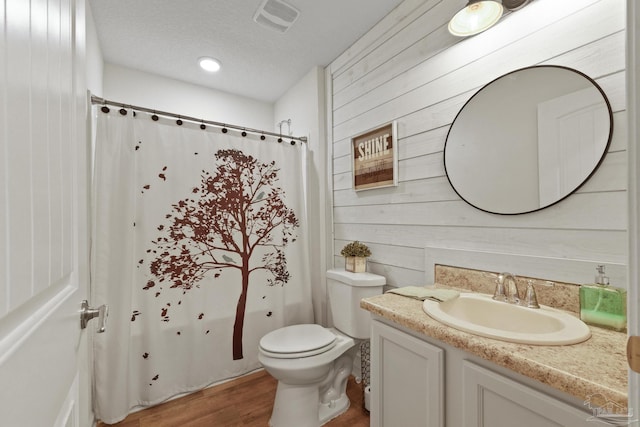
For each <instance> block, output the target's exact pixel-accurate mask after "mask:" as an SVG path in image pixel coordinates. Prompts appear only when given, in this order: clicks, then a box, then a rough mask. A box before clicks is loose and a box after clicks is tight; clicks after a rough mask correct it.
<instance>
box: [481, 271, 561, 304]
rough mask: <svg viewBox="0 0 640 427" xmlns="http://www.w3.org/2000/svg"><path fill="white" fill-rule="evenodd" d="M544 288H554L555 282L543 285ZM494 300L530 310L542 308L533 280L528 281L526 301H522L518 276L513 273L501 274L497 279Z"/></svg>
mask: <svg viewBox="0 0 640 427" xmlns="http://www.w3.org/2000/svg"><path fill="white" fill-rule="evenodd" d="M541 284H542V285H544V286H554V285H555V283H553V282H546V283H541ZM493 299H494V300H496V301H503V302H507V303H509V304H517V305H522V306H524V307H528V308H540V305H539V304H538V297H537V295H536V290H535V289H534V287H533V280H528V281H527V291H526V293H525V297H524V300H521V299H520V292H519V291H518V282H517V280H516V276H514V275H513V274H511V273H500V274H498V277H497V279H496V288H495V291H494V293H493Z"/></svg>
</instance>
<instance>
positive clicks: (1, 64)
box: [0, 0, 84, 318]
mask: <svg viewBox="0 0 640 427" xmlns="http://www.w3.org/2000/svg"><path fill="white" fill-rule="evenodd" d="M3 4H4V7H2V8H0V28H1V29H2V31H0V318H2V317H3V316H4V315H6V314H8V313H10V312H12V311H14V310H15V309H16V308H18V307H20V306H21V305H22V304H24V303H26V302H27V301H29V300H30V299H31V298H33V297H34V296H36V295H38V294H40V293H42V292H43V291H45V290H46V289H48V288H49V287H50V286H52V285H55V284H57V283H58V282H60V281H61V280H62V279H63V278H64V277H66V276H67V275H68V274H69V272H70V271H71V269H72V264H73V259H74V258H73V247H72V241H71V239H72V237H73V234H72V232H71V231H72V226H73V221H74V218H73V215H72V210H73V205H72V198H71V194H70V192H69V189H70V188H72V184H71V182H72V179H75V178H74V177H73V176H72V171H71V170H70V169H68V168H64V167H63V161H62V159H63V156H68V155H70V153H71V155H73V151H71V147H72V145H71V143H72V141H73V137H72V133H73V132H72V130H73V126H74V125H75V118H74V117H73V114H72V112H73V109H72V105H73V102H74V97H73V93H74V92H73V91H74V84H76V83H77V82H76V81H75V80H74V79H73V73H72V67H73V66H74V62H73V61H72V58H74V56H73V55H74V51H73V44H72V38H73V37H75V32H76V31H84V28H74V27H73V23H72V21H71V15H72V14H71V8H72V7H75V6H74V5H75V3H74V2H73V0H20V1H9V2H4V3H3ZM25 40H26V42H25ZM25 43H26V44H27V45H28V46H29V48H28V49H25V48H24V46H25ZM81 93H82V95H83V96H84V90H83V91H82V92H81ZM49 254H52V255H51V256H49Z"/></svg>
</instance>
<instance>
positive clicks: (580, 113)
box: [538, 87, 610, 206]
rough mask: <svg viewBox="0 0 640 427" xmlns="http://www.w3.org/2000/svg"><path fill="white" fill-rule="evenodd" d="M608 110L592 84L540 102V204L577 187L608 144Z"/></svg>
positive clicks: (558, 197)
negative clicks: (586, 87) (589, 86)
mask: <svg viewBox="0 0 640 427" xmlns="http://www.w3.org/2000/svg"><path fill="white" fill-rule="evenodd" d="M609 127H610V125H609V111H608V110H607V107H606V105H605V104H604V103H603V102H602V96H600V93H599V92H598V91H597V89H595V88H593V87H591V88H588V89H583V90H580V91H576V92H573V93H570V94H568V95H564V96H559V97H557V98H553V99H551V100H549V101H545V102H541V103H540V104H538V181H539V183H540V184H539V189H540V206H548V205H549V204H551V203H553V202H554V201H556V200H559V199H560V198H562V196H563V195H564V194H569V193H571V192H572V191H573V190H575V189H576V188H577V187H578V186H579V185H580V184H582V182H583V181H584V180H585V179H586V178H587V177H588V176H589V174H591V171H593V167H594V165H597V164H598V162H599V161H600V158H601V157H602V153H603V152H604V150H605V148H606V144H607V141H608V136H609Z"/></svg>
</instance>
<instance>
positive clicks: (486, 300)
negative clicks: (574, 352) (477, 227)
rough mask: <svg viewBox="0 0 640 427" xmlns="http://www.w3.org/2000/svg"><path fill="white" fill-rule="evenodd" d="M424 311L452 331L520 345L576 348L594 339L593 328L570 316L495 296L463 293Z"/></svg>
mask: <svg viewBox="0 0 640 427" xmlns="http://www.w3.org/2000/svg"><path fill="white" fill-rule="evenodd" d="M422 309H423V310H424V311H425V313H427V314H428V315H429V316H431V317H433V318H434V319H436V320H438V321H439V322H442V323H444V324H445V325H448V326H451V327H452V328H456V329H460V330H462V331H465V332H469V333H472V334H476V335H480V336H483V337H489V338H495V339H499V340H503V341H509V342H514V343H520V344H534V345H565V344H576V343H579V342H582V341H586V340H587V339H589V337H591V331H590V330H589V327H588V326H587V325H586V324H585V323H584V322H582V320H580V319H579V318H577V317H575V316H572V315H571V314H569V313H565V312H564V311H560V310H556V309H554V308H551V307H547V306H543V305H542V306H540V308H539V309H532V308H527V307H521V306H518V305H514V304H507V303H506V302H499V301H494V300H493V299H492V298H491V295H484V294H473V293H462V294H460V296H459V297H458V298H455V299H452V300H449V301H445V302H436V301H431V300H425V301H424V304H423V305H422Z"/></svg>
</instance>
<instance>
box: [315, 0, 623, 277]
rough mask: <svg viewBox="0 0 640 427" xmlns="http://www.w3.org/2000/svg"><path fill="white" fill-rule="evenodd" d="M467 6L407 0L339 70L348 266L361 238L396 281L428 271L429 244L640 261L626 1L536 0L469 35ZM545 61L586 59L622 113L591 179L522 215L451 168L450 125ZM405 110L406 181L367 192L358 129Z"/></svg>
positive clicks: (336, 225)
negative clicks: (489, 200) (480, 202)
mask: <svg viewBox="0 0 640 427" xmlns="http://www.w3.org/2000/svg"><path fill="white" fill-rule="evenodd" d="M465 4H466V1H465V0H406V1H405V2H404V3H402V4H401V5H400V6H399V7H398V8H396V9H395V10H394V11H393V12H392V13H391V14H390V15H388V16H387V17H386V18H385V19H384V20H382V21H380V22H379V23H378V25H377V26H376V27H374V28H373V29H372V30H371V31H369V32H368V33H367V34H366V35H364V36H363V37H362V38H361V39H360V40H359V41H358V42H356V43H355V44H354V45H353V46H352V47H351V48H350V49H349V50H347V51H346V52H345V53H344V54H342V55H341V56H340V57H338V58H337V59H336V60H335V61H334V62H333V63H332V64H330V66H329V67H328V68H327V75H328V77H327V80H328V82H329V84H328V86H330V88H329V90H330V91H331V92H330V93H331V98H330V102H331V103H332V106H331V107H330V109H329V110H330V113H331V114H330V117H329V126H328V129H329V135H330V141H331V142H332V144H331V145H332V146H331V148H332V151H333V154H332V178H333V179H332V183H333V191H332V196H333V229H334V238H333V247H334V264H335V265H336V266H342V265H343V263H344V261H343V260H342V257H341V256H340V249H341V248H342V247H343V246H344V244H346V243H348V242H349V241H351V240H360V241H363V242H365V243H366V244H367V245H369V246H370V248H371V250H372V252H373V255H372V256H371V258H370V259H369V267H368V268H369V271H371V272H374V273H378V274H382V275H384V276H386V277H387V282H388V284H390V285H392V286H402V285H407V284H420V283H423V282H424V280H425V279H424V277H425V262H424V247H425V246H436V247H445V248H451V249H471V250H486V251H491V252H503V253H513V254H519V255H534V256H542V257H551V258H559V259H580V260H590V261H593V262H594V266H595V263H604V264H606V263H608V262H609V263H621V264H626V263H627V231H626V229H627V193H626V189H627V151H626V145H627V117H626V111H625V2H624V1H621V0H563V1H557V0H534V1H532V2H531V3H530V4H529V5H528V6H527V7H525V8H524V9H522V10H520V11H517V12H514V13H511V14H508V15H507V16H505V17H504V18H503V19H502V21H500V22H499V23H498V25H496V26H495V27H493V28H492V29H490V30H489V31H486V32H485V33H482V34H480V35H477V36H475V37H471V38H467V39H458V38H456V37H454V36H451V35H450V34H449V33H448V31H447V27H446V25H447V22H448V20H449V19H450V18H451V16H453V14H454V13H455V12H456V11H457V10H459V9H461V8H462V7H464V5H465ZM539 64H556V65H563V66H568V67H571V68H575V69H577V70H579V71H582V72H583V73H585V74H587V75H588V76H590V77H592V78H593V79H594V80H596V82H597V83H598V84H599V85H600V86H601V87H602V88H603V90H604V91H605V93H606V94H607V96H608V98H609V101H610V102H611V105H612V109H613V111H614V134H613V140H612V143H611V146H610V148H609V152H608V153H607V155H606V157H605V160H604V162H603V164H602V165H601V167H600V168H599V170H598V171H597V172H596V174H595V175H594V176H593V177H592V178H591V179H590V180H589V182H588V183H587V184H586V185H584V186H583V187H581V189H580V190H579V191H578V192H577V193H576V194H573V195H572V196H570V197H568V198H567V199H565V200H564V201H562V202H560V203H558V204H556V205H554V206H552V207H550V208H547V209H544V210H542V211H539V212H534V213H530V214H525V215H515V216H501V215H493V214H489V213H485V212H482V211H480V210H477V209H474V208H473V207H471V206H469V205H467V204H466V203H465V202H464V201H462V200H461V199H460V198H459V197H458V196H457V195H456V193H455V192H454V191H453V189H452V188H451V186H450V185H449V183H448V181H447V178H446V176H445V173H444V167H443V149H444V143H445V140H446V135H447V131H448V129H449V126H450V125H451V122H452V121H453V119H454V118H455V116H456V114H457V112H458V110H459V109H460V108H461V107H462V106H463V105H464V103H465V102H466V101H467V100H468V99H469V98H470V97H471V96H472V95H473V94H474V93H475V91H477V90H478V89H480V88H481V87H482V86H483V85H484V84H486V83H488V82H489V81H491V80H493V79H495V78H496V77H498V76H500V75H502V74H504V73H507V72H509V71H512V70H514V69H518V68H522V67H526V66H531V65H539ZM391 120H397V122H398V144H399V145H398V147H399V178H400V179H399V185H398V186H397V187H390V188H384V189H375V190H368V191H359V192H355V191H353V189H352V184H351V182H352V174H351V163H350V137H352V136H353V135H355V134H358V133H360V132H363V131H366V130H367V129H370V128H372V127H375V126H378V125H380V124H383V123H386V122H389V121H391ZM513 273H515V274H517V273H518V272H513ZM618 285H620V286H625V284H624V283H621V284H618Z"/></svg>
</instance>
